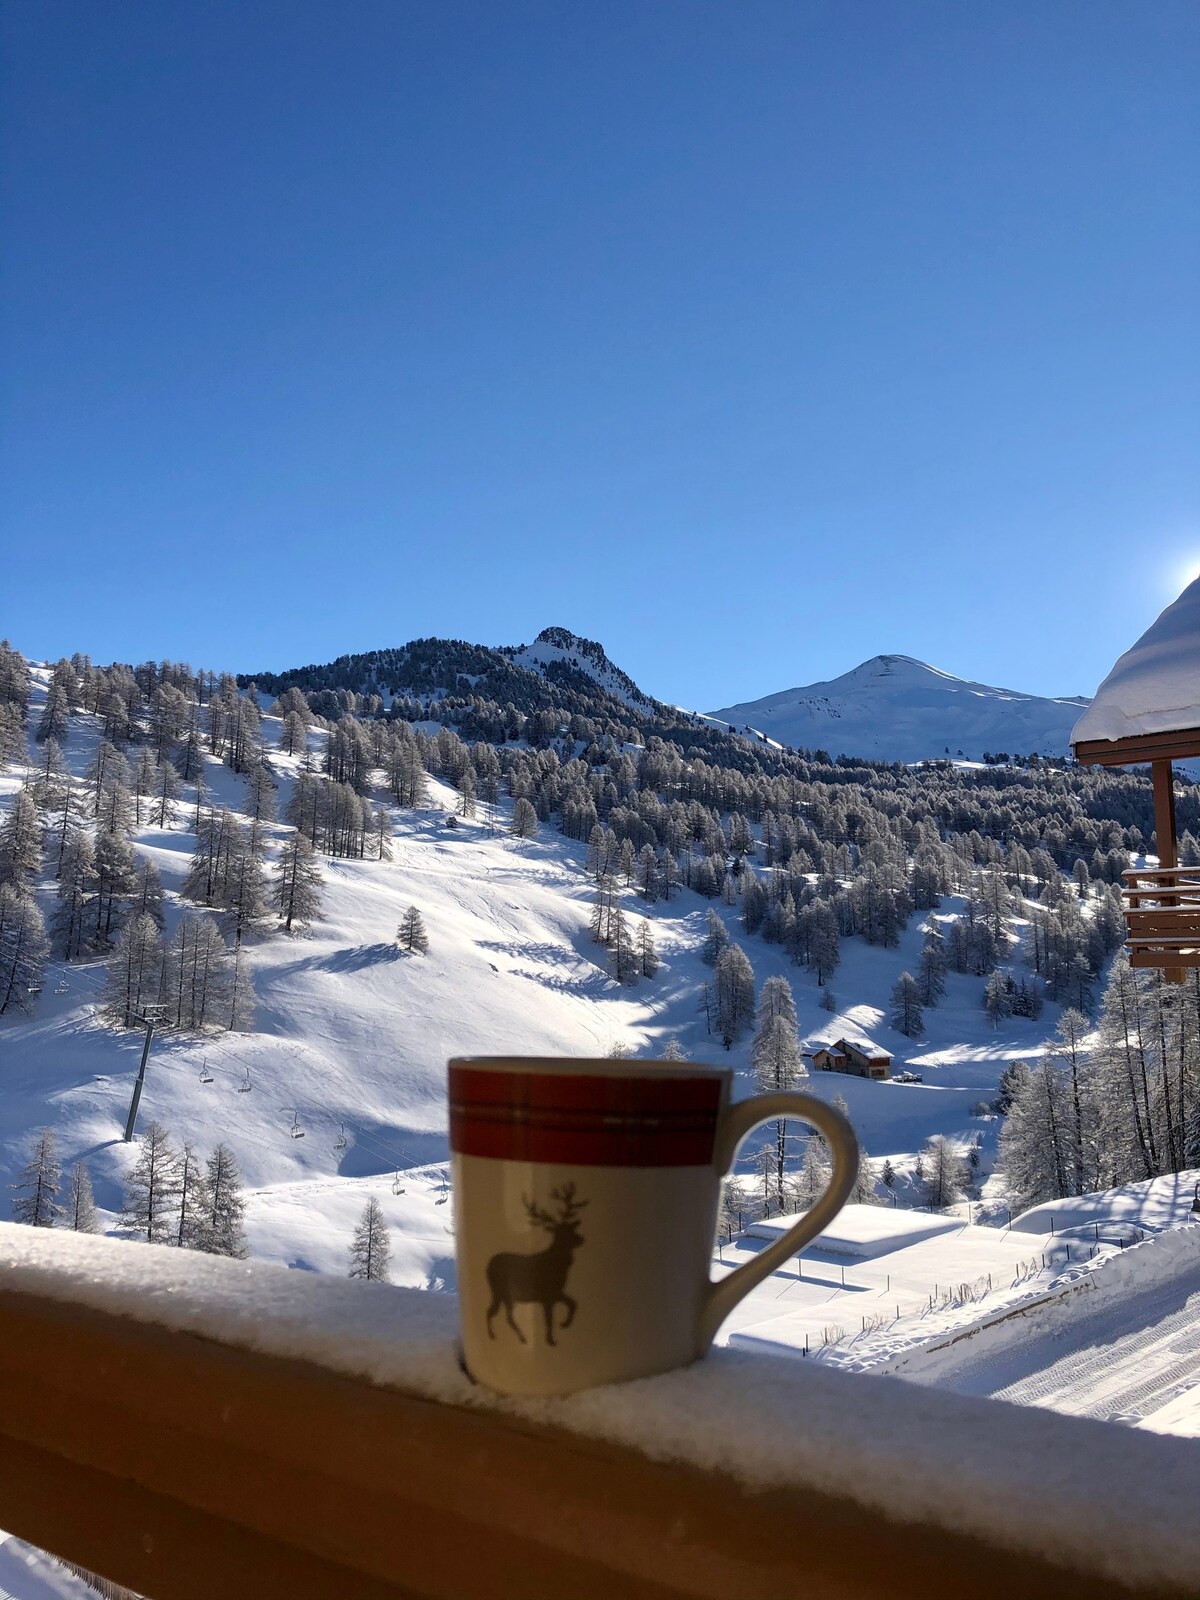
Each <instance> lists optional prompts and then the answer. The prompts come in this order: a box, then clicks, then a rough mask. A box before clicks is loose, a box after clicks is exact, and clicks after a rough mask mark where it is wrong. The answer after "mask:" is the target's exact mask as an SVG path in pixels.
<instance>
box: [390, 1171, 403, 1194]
mask: <svg viewBox="0 0 1200 1600" xmlns="http://www.w3.org/2000/svg"><path fill="white" fill-rule="evenodd" d="M392 1193H393V1194H403V1193H404V1185H403V1184H402V1183H401V1182H400V1174H399V1173H397V1174H396V1176H395V1177H394V1178H393V1179H392Z"/></svg>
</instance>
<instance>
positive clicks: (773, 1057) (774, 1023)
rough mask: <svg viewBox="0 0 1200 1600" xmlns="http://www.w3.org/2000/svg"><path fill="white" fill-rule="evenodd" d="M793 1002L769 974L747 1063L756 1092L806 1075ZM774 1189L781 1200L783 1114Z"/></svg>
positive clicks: (786, 987) (787, 988)
mask: <svg viewBox="0 0 1200 1600" xmlns="http://www.w3.org/2000/svg"><path fill="white" fill-rule="evenodd" d="M796 1027H797V1022H796V1002H795V999H794V997H793V995H792V987H791V984H789V983H788V981H787V979H786V978H781V977H770V978H768V979H767V981H766V982H765V983H764V984H763V988H762V995H761V997H760V999H759V1005H758V1031H757V1033H756V1034H755V1035H754V1043H753V1044H752V1045H751V1047H750V1066H751V1070H752V1071H753V1073H754V1083H755V1086H756V1088H757V1089H758V1091H759V1093H760V1094H774V1093H777V1092H778V1091H780V1090H784V1089H794V1088H795V1087H796V1084H797V1083H798V1082H799V1081H800V1079H801V1078H802V1077H805V1076H806V1072H805V1067H804V1057H803V1055H802V1054H801V1051H800V1041H799V1039H798V1038H797V1036H796ZM775 1168H776V1189H777V1192H778V1194H779V1197H780V1202H779V1203H780V1206H781V1207H782V1204H783V1190H784V1176H785V1173H786V1168H787V1118H786V1117H777V1118H776V1120H775Z"/></svg>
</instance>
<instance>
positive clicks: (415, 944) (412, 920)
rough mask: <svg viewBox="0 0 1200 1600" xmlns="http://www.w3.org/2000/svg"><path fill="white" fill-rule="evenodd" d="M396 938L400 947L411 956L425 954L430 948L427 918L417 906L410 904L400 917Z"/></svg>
mask: <svg viewBox="0 0 1200 1600" xmlns="http://www.w3.org/2000/svg"><path fill="white" fill-rule="evenodd" d="M396 940H397V943H398V944H399V945H400V948H401V949H402V950H404V951H405V952H406V953H407V954H408V955H410V956H423V955H425V954H427V952H428V950H429V935H428V933H426V931H425V919H424V917H422V915H421V913H420V911H418V909H417V907H416V906H409V908H408V910H407V911H406V912H405V913H404V915H403V917H401V919H400V926H399V927H398V928H397V929H396Z"/></svg>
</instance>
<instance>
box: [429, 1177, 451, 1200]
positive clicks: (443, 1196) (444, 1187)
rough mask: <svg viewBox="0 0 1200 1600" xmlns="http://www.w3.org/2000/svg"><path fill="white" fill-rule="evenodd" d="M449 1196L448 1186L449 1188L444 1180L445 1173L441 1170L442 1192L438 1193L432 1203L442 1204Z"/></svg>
mask: <svg viewBox="0 0 1200 1600" xmlns="http://www.w3.org/2000/svg"><path fill="white" fill-rule="evenodd" d="M449 1198H450V1188H449V1185H448V1184H447V1182H446V1174H445V1173H444V1172H443V1174H442V1192H441V1194H440V1195H438V1197H437V1199H436V1200H435V1201H434V1202H433V1203H434V1205H435V1206H444V1205H445V1204H446V1201H447V1200H449Z"/></svg>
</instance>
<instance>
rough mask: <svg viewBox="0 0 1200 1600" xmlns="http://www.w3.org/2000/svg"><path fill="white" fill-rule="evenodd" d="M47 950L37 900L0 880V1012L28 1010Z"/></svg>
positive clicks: (48, 949) (39, 984)
mask: <svg viewBox="0 0 1200 1600" xmlns="http://www.w3.org/2000/svg"><path fill="white" fill-rule="evenodd" d="M49 954H50V945H49V941H48V940H47V938H46V925H45V923H44V922H43V920H42V913H41V912H40V911H39V910H38V906H37V902H36V901H35V900H34V898H33V896H32V895H31V894H26V893H25V892H24V891H23V890H21V889H19V888H17V887H16V886H15V885H14V884H11V883H0V1016H3V1014H4V1013H5V1012H6V1011H8V1010H9V1009H10V1008H11V1009H13V1010H20V1011H28V1010H29V1009H30V1006H31V1004H32V1001H33V992H35V991H36V990H37V989H38V988H40V986H41V982H42V973H43V972H44V971H45V968H46V957H47V956H48V955H49Z"/></svg>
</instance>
